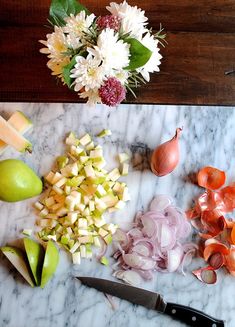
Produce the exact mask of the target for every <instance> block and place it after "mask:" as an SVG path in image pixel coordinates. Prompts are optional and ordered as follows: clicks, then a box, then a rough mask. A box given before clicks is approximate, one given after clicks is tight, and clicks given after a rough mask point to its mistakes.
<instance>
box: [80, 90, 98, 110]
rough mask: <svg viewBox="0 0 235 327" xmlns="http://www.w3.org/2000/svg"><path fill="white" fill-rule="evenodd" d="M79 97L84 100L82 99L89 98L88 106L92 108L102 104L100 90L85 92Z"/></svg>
mask: <svg viewBox="0 0 235 327" xmlns="http://www.w3.org/2000/svg"><path fill="white" fill-rule="evenodd" d="M79 95H80V98H82V99H87V98H88V100H87V104H89V105H90V106H94V105H96V104H97V103H101V99H100V96H99V91H98V89H93V90H89V91H85V92H82V93H80V94H79Z"/></svg>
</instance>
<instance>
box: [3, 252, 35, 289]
mask: <svg viewBox="0 0 235 327" xmlns="http://www.w3.org/2000/svg"><path fill="white" fill-rule="evenodd" d="M1 251H2V253H3V254H4V255H5V256H6V257H7V259H8V260H9V261H10V262H11V263H12V264H13V266H14V267H15V268H16V269H17V270H18V271H19V273H20V274H21V275H22V276H23V277H24V279H25V280H26V281H27V282H28V283H29V285H31V286H32V287H34V282H33V280H32V277H31V274H30V270H29V267H28V264H27V259H26V257H25V253H24V252H23V251H22V250H20V249H18V248H16V247H14V246H4V247H1Z"/></svg>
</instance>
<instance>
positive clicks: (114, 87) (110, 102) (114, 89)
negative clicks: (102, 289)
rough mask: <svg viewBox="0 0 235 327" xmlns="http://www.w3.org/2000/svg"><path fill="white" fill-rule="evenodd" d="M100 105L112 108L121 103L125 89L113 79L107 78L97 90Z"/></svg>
mask: <svg viewBox="0 0 235 327" xmlns="http://www.w3.org/2000/svg"><path fill="white" fill-rule="evenodd" d="M99 96H100V98H101V101H102V103H104V104H106V105H107V106H110V107H113V106H116V105H117V104H119V103H121V102H122V101H123V100H124V99H125V97H126V89H125V88H124V86H123V85H122V84H121V82H120V81H119V80H117V79H116V78H115V77H110V78H108V79H107V80H106V81H105V82H104V84H103V85H102V86H101V87H100V88H99Z"/></svg>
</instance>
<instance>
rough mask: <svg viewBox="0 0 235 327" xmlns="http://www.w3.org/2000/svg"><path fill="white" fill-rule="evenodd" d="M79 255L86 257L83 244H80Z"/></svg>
mask: <svg viewBox="0 0 235 327" xmlns="http://www.w3.org/2000/svg"><path fill="white" fill-rule="evenodd" d="M80 252H81V257H82V258H86V247H85V245H80Z"/></svg>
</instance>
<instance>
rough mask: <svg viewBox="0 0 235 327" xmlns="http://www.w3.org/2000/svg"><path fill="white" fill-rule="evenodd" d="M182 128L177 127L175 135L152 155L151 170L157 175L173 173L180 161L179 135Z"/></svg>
mask: <svg viewBox="0 0 235 327" xmlns="http://www.w3.org/2000/svg"><path fill="white" fill-rule="evenodd" d="M181 131H182V128H177V129H176V133H175V136H174V137H173V138H172V139H171V140H169V141H167V142H165V143H162V144H161V145H159V146H158V147H157V148H156V149H155V150H154V152H153V154H152V157H151V170H152V172H153V173H154V174H155V175H157V176H159V177H160V176H165V175H167V174H169V173H171V172H172V171H173V170H174V169H175V168H176V166H177V165H178V163H179V142H178V139H179V136H180V133H181Z"/></svg>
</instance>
